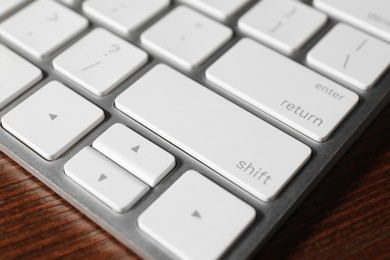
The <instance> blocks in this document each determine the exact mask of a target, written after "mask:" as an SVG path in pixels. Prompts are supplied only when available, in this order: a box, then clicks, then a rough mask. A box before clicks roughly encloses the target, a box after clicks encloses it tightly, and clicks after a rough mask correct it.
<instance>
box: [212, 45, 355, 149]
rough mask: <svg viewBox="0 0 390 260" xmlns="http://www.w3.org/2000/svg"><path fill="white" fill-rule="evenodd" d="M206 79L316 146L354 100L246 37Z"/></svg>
mask: <svg viewBox="0 0 390 260" xmlns="http://www.w3.org/2000/svg"><path fill="white" fill-rule="evenodd" d="M237 68H240V70H239V71H237ZM206 78H207V79H208V80H210V81H212V82H213V83H215V84H216V85H218V86H220V87H222V88H224V89H226V90H227V91H229V92H231V93H233V94H234V95H236V96H237V97H239V98H241V99H242V100H244V101H246V102H248V103H249V104H251V105H253V106H254V107H257V108H258V109H260V110H262V111H264V112H266V113H268V114H269V115H271V116H273V117H275V118H276V119H278V120H280V121H282V122H283V123H285V124H287V125H289V126H290V127H292V128H295V129H296V130H298V131H299V132H301V133H303V134H305V135H307V136H308V137H310V138H312V139H313V140H315V141H318V142H323V141H325V140H326V139H328V138H329V136H330V135H331V133H332V132H333V131H334V130H335V129H336V128H337V126H338V125H339V124H340V123H341V122H342V121H343V119H344V118H345V117H346V116H347V115H348V114H349V113H350V112H351V110H352V109H353V108H354V107H355V106H356V104H357V103H358V100H359V97H358V95H357V94H355V93H353V92H352V91H350V90H348V89H346V88H344V87H342V86H340V85H339V84H337V83H335V82H333V81H331V80H329V79H327V78H325V77H323V76H321V75H319V74H317V73H316V72H313V71H311V70H310V69H308V68H306V67H304V66H302V65H300V64H298V63H296V62H294V61H292V60H290V59H288V58H286V57H284V56H283V55H281V54H279V53H277V52H275V51H273V50H271V49H269V48H267V47H265V46H262V45H261V44H259V43H257V42H255V41H253V40H250V39H243V40H241V41H239V42H238V43H237V44H236V45H235V46H233V47H232V48H231V49H230V50H229V51H228V52H227V53H225V54H224V55H223V56H222V57H221V58H220V59H219V60H217V61H216V62H215V63H214V64H213V65H211V67H210V68H209V69H208V70H207V71H206Z"/></svg>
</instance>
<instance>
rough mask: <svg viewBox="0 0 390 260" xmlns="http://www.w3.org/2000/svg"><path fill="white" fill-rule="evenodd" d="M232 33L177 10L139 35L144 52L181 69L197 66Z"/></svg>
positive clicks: (217, 24)
mask: <svg viewBox="0 0 390 260" xmlns="http://www.w3.org/2000/svg"><path fill="white" fill-rule="evenodd" d="M232 35H233V33H232V30H231V29H229V28H227V27H225V26H224V25H222V24H219V23H217V22H215V21H213V20H211V19H210V18H208V17H205V16H203V15H201V14H199V13H197V12H195V11H193V10H191V9H189V8H187V7H184V6H180V7H177V8H176V9H174V10H173V11H172V12H171V13H169V14H168V15H166V16H165V17H164V18H162V19H161V20H159V21H158V22H157V23H156V24H155V25H153V26H152V27H151V28H149V29H148V30H147V31H146V32H144V33H143V34H142V35H141V42H142V44H144V45H145V46H146V47H147V48H149V49H151V50H152V51H154V52H156V53H157V54H159V55H161V56H163V57H164V58H166V59H169V60H171V61H172V62H173V63H176V64H178V65H179V66H180V67H183V68H184V69H187V70H190V69H193V68H195V67H197V66H199V65H200V64H201V63H202V62H204V61H205V60H206V59H207V58H209V56H210V55H212V54H213V53H214V52H216V51H217V50H218V49H219V48H220V47H222V45H223V44H225V43H226V42H227V41H228V40H229V39H230V38H231V37H232Z"/></svg>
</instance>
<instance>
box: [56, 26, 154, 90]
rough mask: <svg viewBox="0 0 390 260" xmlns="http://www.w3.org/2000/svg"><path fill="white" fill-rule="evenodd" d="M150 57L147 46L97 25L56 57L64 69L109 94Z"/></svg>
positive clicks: (91, 87)
mask: <svg viewBox="0 0 390 260" xmlns="http://www.w3.org/2000/svg"><path fill="white" fill-rule="evenodd" d="M147 60H148V55H147V54H146V52H144V51H143V50H141V49H139V48H137V47H135V46H134V45H132V44H130V43H129V42H126V41H124V40H122V39H121V38H119V37H118V36H116V35H114V34H113V33H111V32H109V31H107V30H105V29H102V28H97V29H94V30H93V31H92V32H90V33H89V34H87V35H86V36H85V37H84V38H82V39H81V40H79V41H78V42H76V43H75V44H74V45H73V46H71V47H69V48H68V49H67V50H66V51H65V52H63V53H62V54H61V55H59V56H58V57H57V58H55V59H54V61H53V66H54V68H55V69H56V70H58V71H59V72H60V73H62V74H63V75H65V76H66V77H68V78H70V79H71V80H72V81H74V82H76V83H78V84H80V85H81V86H82V87H84V88H86V89H87V90H89V91H91V92H92V93H93V94H95V95H97V96H103V95H106V94H108V93H109V92H110V91H111V90H113V89H114V88H115V87H117V86H118V84H120V83H121V82H122V81H124V80H125V79H126V78H127V77H129V76H130V75H132V74H133V73H134V72H135V71H137V70H138V69H139V68H140V67H141V66H142V65H144V64H145V63H146V62H147Z"/></svg>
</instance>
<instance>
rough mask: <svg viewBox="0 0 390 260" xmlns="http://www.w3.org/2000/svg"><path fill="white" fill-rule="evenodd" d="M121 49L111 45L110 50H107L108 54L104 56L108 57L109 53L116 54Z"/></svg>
mask: <svg viewBox="0 0 390 260" xmlns="http://www.w3.org/2000/svg"><path fill="white" fill-rule="evenodd" d="M120 49H121V48H120V47H119V45H117V44H112V45H111V46H110V49H109V50H108V52H107V53H106V54H104V56H108V55H110V54H111V53H115V52H118V51H119V50H120Z"/></svg>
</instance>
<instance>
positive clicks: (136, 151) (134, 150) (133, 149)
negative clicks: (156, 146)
mask: <svg viewBox="0 0 390 260" xmlns="http://www.w3.org/2000/svg"><path fill="white" fill-rule="evenodd" d="M140 147H141V146H140V145H137V146H134V147H133V148H131V150H132V151H133V152H135V153H138V150H139V148H140Z"/></svg>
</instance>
